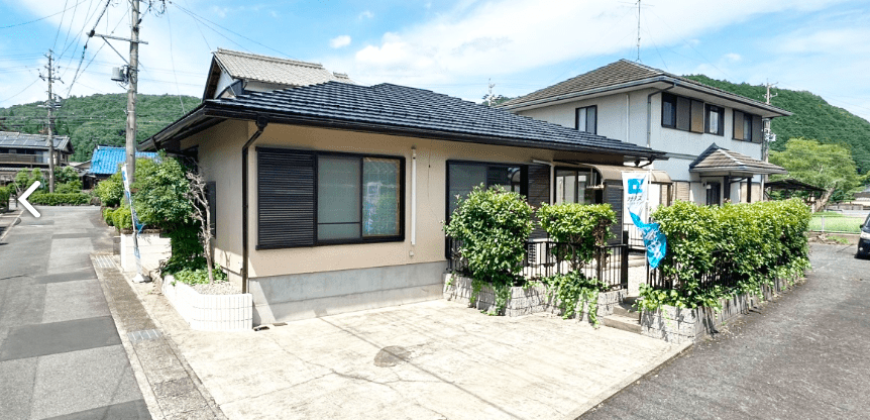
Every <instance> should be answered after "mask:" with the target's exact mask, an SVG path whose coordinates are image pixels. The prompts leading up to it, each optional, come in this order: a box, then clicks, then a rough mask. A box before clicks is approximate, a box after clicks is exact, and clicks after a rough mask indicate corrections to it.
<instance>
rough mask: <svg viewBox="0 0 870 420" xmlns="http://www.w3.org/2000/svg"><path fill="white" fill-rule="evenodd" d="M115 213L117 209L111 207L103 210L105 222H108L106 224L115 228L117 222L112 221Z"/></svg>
mask: <svg viewBox="0 0 870 420" xmlns="http://www.w3.org/2000/svg"><path fill="white" fill-rule="evenodd" d="M114 212H115V209H113V208H111V207H106V208H104V209H103V220H105V221H106V224H107V225H109V226H115V221H114V220H113V219H112V215H113V213H114Z"/></svg>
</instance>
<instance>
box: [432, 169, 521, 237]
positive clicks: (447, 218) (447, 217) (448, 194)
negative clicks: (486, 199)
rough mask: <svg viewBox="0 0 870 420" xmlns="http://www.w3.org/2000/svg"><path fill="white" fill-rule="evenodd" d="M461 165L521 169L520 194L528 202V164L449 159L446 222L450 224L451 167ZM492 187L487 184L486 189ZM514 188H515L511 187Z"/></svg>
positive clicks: (445, 203) (446, 182) (445, 192)
mask: <svg viewBox="0 0 870 420" xmlns="http://www.w3.org/2000/svg"><path fill="white" fill-rule="evenodd" d="M454 164H459V165H478V166H486V167H487V170H488V169H489V167H500V168H513V167H519V168H520V191H519V194H520V195H521V196H523V197H525V198H526V200H528V198H529V187H528V185H529V164H528V163H503V162H483V161H477V160H460V159H448V160H447V161H446V162H445V171H444V172H445V176H444V220H445V221H447V222H448V223H449V222H450V215H451V213H450V198H451V196H450V165H454ZM489 187H490V185H488V184H486V188H489ZM511 188H513V186H511Z"/></svg>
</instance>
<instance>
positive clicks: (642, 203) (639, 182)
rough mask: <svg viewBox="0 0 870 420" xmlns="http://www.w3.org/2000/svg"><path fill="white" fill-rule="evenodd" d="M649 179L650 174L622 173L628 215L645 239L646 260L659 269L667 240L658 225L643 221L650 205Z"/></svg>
mask: <svg viewBox="0 0 870 420" xmlns="http://www.w3.org/2000/svg"><path fill="white" fill-rule="evenodd" d="M649 179H650V174H649V173H644V172H623V173H622V186H623V189H624V191H625V204H626V207H627V208H628V214H629V215H630V216H631V221H632V222H634V225H635V226H637V229H638V230H640V233H641V236H642V237H643V245H644V247H646V258H647V261H649V266H650V267H652V268H658V266H659V263H660V262H661V261H662V259H663V258H664V257H665V252H666V250H667V238H666V237H665V234H663V233H662V232H661V231H660V230H659V224H658V223H644V222H643V219H641V215H642V214H643V210H644V209H645V208H646V207H647V205H648V200H649Z"/></svg>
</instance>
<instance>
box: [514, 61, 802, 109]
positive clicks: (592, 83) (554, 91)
mask: <svg viewBox="0 0 870 420" xmlns="http://www.w3.org/2000/svg"><path fill="white" fill-rule="evenodd" d="M659 76H662V77H666V78H668V79H673V80H678V81H679V82H680V83H681V84H684V85H692V86H699V87H703V88H704V89H708V90H713V91H716V92H718V93H719V94H721V95H725V96H728V97H733V98H735V99H739V100H740V101H742V102H745V103H750V104H752V105H755V106H758V107H762V108H767V109H771V110H777V112H781V113H784V115H790V113H789V112H788V111H785V110H782V109H779V108H776V107H774V106H771V105H768V104H765V103H764V102H761V101H757V100H755V99H751V98H747V97H745V96H740V95H736V94H734V93H731V92H728V91H725V90H722V89H719V88H715V87H713V86H709V85H705V84H703V83H701V82H696V81H694V80H691V79H687V78H685V77H682V76H677V75H676V74H673V73H668V72H666V71H664V70H659V69H657V68H653V67H649V66H646V65H643V64H640V63H636V62H634V61H629V60H625V59H622V60H619V61H617V62H614V63H610V64H608V65H606V66H603V67H599V68H597V69H595V70H592V71H589V72H587V73H583V74H581V75H579V76H576V77H573V78H571V79H568V80H565V81H564V82H561V83H557V84H555V85H553V86H549V87H546V88H543V89H541V90H538V91H535V92H532V93H530V94H528V95H526V96H521V97H519V98H514V99H511V100H510V101H506V102H503V103H501V104H499V107H508V108H511V107H519V106H523V105H524V104H527V103H530V102H534V101H541V100H543V101H546V100H547V99H550V98H555V97H559V96H562V95H569V94H579V93H581V92H585V91H589V90H593V89H606V88H607V87H611V86H617V85H621V84H623V83H630V82H641V81H644V80H649V79H653V78H655V77H659Z"/></svg>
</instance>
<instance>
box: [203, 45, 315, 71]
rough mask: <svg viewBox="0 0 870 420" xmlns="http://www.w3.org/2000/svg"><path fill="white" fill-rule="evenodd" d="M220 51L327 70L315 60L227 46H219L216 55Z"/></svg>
mask: <svg viewBox="0 0 870 420" xmlns="http://www.w3.org/2000/svg"><path fill="white" fill-rule="evenodd" d="M218 53H224V54H227V55H235V56H238V57H245V58H253V59H258V60H262V61H271V62H275V63H281V64H292V65H297V66H300V67H311V68H315V69H324V70H325V67H323V64H320V63H314V62H310V61H302V60H295V59H292V58H280V57H272V56H268V55H262V54H254V53H249V52H245V51H236V50H228V49H225V48H218V51H217V52H215V55H217V54H218Z"/></svg>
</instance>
